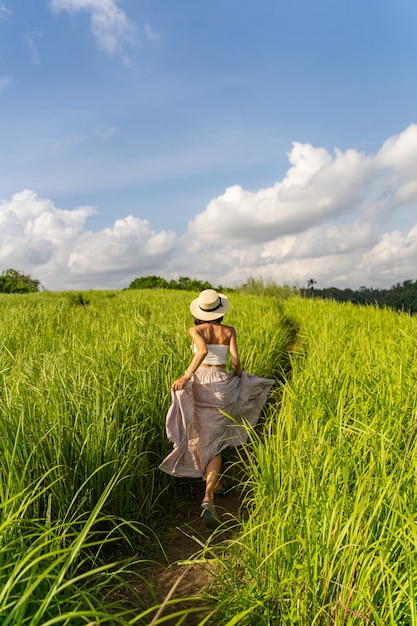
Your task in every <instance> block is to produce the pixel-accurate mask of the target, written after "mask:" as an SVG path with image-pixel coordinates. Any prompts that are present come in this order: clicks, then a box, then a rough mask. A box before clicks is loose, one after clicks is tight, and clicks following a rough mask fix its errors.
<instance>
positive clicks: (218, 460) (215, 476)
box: [203, 454, 222, 504]
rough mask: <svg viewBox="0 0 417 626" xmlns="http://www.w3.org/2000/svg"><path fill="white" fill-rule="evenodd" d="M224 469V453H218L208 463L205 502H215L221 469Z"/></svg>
mask: <svg viewBox="0 0 417 626" xmlns="http://www.w3.org/2000/svg"><path fill="white" fill-rule="evenodd" d="M221 469H222V455H221V454H216V456H215V457H213V458H212V459H211V460H210V461H209V462H208V463H207V467H206V491H205V494H204V498H203V502H210V504H214V490H215V488H216V486H217V483H218V482H219V478H220V471H221Z"/></svg>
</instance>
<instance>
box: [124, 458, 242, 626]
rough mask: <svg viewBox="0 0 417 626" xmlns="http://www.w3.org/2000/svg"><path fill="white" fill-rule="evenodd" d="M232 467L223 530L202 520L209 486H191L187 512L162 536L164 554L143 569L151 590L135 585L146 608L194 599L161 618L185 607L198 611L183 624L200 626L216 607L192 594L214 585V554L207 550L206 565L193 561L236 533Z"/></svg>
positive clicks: (219, 503) (221, 499) (219, 504)
mask: <svg viewBox="0 0 417 626" xmlns="http://www.w3.org/2000/svg"><path fill="white" fill-rule="evenodd" d="M233 469H234V468H233V467H232V468H226V471H225V475H226V476H227V486H228V490H227V492H226V493H225V494H224V495H222V496H218V497H217V498H216V509H217V511H218V513H219V516H220V519H221V522H222V527H221V528H220V529H218V530H216V531H215V532H214V533H213V531H212V530H209V529H208V528H207V527H206V525H205V524H204V521H203V519H202V517H201V512H200V504H201V500H202V496H203V492H204V485H203V483H202V482H200V483H199V484H198V485H197V484H193V485H191V487H190V492H189V494H190V495H189V498H185V499H184V500H183V506H182V512H181V513H180V514H179V515H178V516H177V519H174V520H173V521H172V525H171V526H170V528H169V529H167V530H166V531H164V532H163V533H162V536H160V537H158V539H159V541H160V543H161V546H162V550H161V556H160V557H159V558H158V557H156V558H155V559H154V562H153V563H152V565H149V566H147V567H145V568H144V569H143V571H141V575H142V576H143V577H144V579H146V581H147V583H148V584H149V585H150V587H151V589H149V587H148V586H147V585H145V584H143V585H141V584H137V585H134V587H135V588H136V591H137V592H138V593H139V594H140V596H141V598H142V602H143V604H144V606H142V610H143V608H150V607H153V606H156V605H157V604H160V603H163V602H164V601H167V600H173V599H187V598H190V600H189V601H188V600H184V601H181V602H180V603H179V604H177V605H176V606H175V605H174V606H170V605H169V604H167V605H166V606H165V607H164V608H163V609H162V610H161V612H160V613H159V614H158V616H159V617H161V616H162V615H164V616H168V615H169V614H170V613H172V612H173V611H175V610H181V609H184V608H187V609H188V608H189V609H194V611H195V612H194V611H190V613H189V614H188V615H187V616H186V618H185V620H184V621H183V622H181V623H182V624H184V626H197V625H198V624H200V622H201V621H202V620H203V619H204V617H206V616H207V614H208V613H209V612H210V611H211V610H213V609H214V608H215V607H214V606H209V602H204V603H203V601H202V600H193V599H192V596H197V595H200V594H201V591H202V589H203V588H204V587H206V586H207V585H210V584H213V583H214V584H215V577H214V575H213V574H214V572H213V568H210V558H211V557H212V555H211V554H210V552H209V551H207V552H206V554H205V557H204V558H205V560H206V561H207V562H205V563H197V562H193V559H192V557H193V556H194V555H196V553H198V552H200V551H201V550H202V548H203V546H207V545H210V546H216V545H218V544H220V543H223V542H225V541H226V540H227V539H229V538H230V537H231V535H232V533H233V527H234V526H235V523H236V517H238V516H239V514H240V508H241V497H240V489H239V480H238V479H237V477H236V476H234V475H233V474H234V471H233ZM164 553H165V554H164ZM197 609H198V610H197ZM156 614H157V611H155V612H154V613H152V614H151V616H150V617H149V622H148V624H149V626H151V625H152V623H153V622H152V620H153V619H154V620H155V616H156ZM177 620H178V618H177V619H175V618H173V619H172V620H169V621H166V622H164V624H167V625H173V624H177V623H178V621H177ZM215 624H216V620H215V617H213V618H211V619H209V621H208V622H207V626H215Z"/></svg>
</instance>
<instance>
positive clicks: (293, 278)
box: [0, 125, 417, 289]
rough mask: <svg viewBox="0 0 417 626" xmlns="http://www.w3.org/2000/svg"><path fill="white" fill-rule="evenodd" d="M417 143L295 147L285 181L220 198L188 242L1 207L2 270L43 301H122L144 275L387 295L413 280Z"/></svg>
mask: <svg viewBox="0 0 417 626" xmlns="http://www.w3.org/2000/svg"><path fill="white" fill-rule="evenodd" d="M416 133H417V127H416V126H414V125H412V126H409V127H408V128H407V129H405V130H404V132H403V133H401V134H400V135H398V136H396V137H392V138H390V139H388V140H387V141H386V142H385V143H384V144H383V146H382V147H381V149H380V150H379V151H378V152H377V153H376V154H375V155H365V154H363V153H359V152H357V151H355V150H347V151H346V152H341V151H340V150H335V151H334V154H330V153H329V152H328V151H326V150H324V149H323V148H315V147H313V146H311V145H309V144H300V143H296V144H294V145H293V148H292V150H291V152H290V153H289V161H290V165H289V169H288V172H287V174H286V176H284V177H283V179H282V180H281V181H277V182H275V183H274V184H273V185H271V187H269V188H264V189H260V190H258V191H255V192H253V191H247V190H244V189H243V188H242V187H241V186H239V185H235V186H233V187H230V188H228V189H226V191H225V192H224V194H222V195H221V196H219V197H218V198H215V199H213V200H211V201H210V202H209V203H208V205H207V208H206V210H205V211H203V212H201V213H199V214H198V215H196V216H195V218H194V219H193V220H192V221H191V222H190V223H189V226H188V229H187V231H186V232H185V233H183V234H175V233H173V232H166V231H164V230H162V231H160V232H154V231H153V229H152V226H151V224H150V223H149V222H148V221H147V220H143V219H140V218H139V217H135V216H134V215H128V216H127V217H121V218H120V219H117V220H116V221H115V222H114V224H113V225H111V226H109V227H107V228H104V229H102V230H100V231H98V232H93V231H91V230H89V229H88V228H87V220H88V219H89V218H90V217H91V216H92V215H94V213H95V212H96V209H94V208H93V207H78V208H76V209H73V210H70V211H67V210H63V209H59V208H57V207H55V205H54V203H53V202H52V201H51V200H48V199H41V198H38V197H37V195H36V194H35V192H33V191H23V192H21V193H18V194H15V195H14V196H13V197H12V198H11V199H10V200H4V201H3V202H1V203H0V270H1V269H2V268H7V267H14V268H15V269H18V270H24V271H25V272H27V273H29V274H30V275H32V276H33V277H34V278H37V279H39V280H40V281H41V283H42V284H45V285H46V286H47V287H48V288H50V289H70V288H87V287H96V288H116V289H117V288H123V287H126V286H128V284H129V283H130V282H131V280H133V279H134V278H136V277H137V276H141V275H146V274H157V275H160V276H163V277H165V278H168V279H169V278H177V277H178V276H190V277H196V278H200V279H202V280H209V281H210V282H212V283H213V284H215V285H217V284H222V285H224V286H228V285H230V286H231V285H234V284H236V283H240V282H243V281H245V280H247V279H248V278H249V277H251V276H262V277H264V278H265V279H267V280H269V279H273V280H276V281H277V282H278V283H279V284H289V285H299V286H304V285H306V284H307V281H308V280H309V279H310V278H314V279H315V280H316V281H317V286H318V287H326V286H332V285H333V286H336V287H341V288H343V287H351V288H358V287H359V286H361V285H365V286H370V287H375V288H376V287H379V288H382V287H390V286H392V285H393V284H395V283H397V282H402V281H404V280H406V279H413V278H416V276H415V271H416V270H415V268H416V267H417V211H416V208H417V174H416V172H417V135H416Z"/></svg>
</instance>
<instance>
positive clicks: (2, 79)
mask: <svg viewBox="0 0 417 626" xmlns="http://www.w3.org/2000/svg"><path fill="white" fill-rule="evenodd" d="M12 80H13V77H12V76H0V93H1V92H2V91H6V89H7V87H8V86H9V85H10V84H11V82H12Z"/></svg>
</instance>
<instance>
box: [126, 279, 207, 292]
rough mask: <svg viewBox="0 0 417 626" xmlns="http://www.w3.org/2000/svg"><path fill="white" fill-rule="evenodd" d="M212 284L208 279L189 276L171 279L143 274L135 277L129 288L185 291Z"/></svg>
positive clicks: (200, 289) (199, 288) (201, 289)
mask: <svg viewBox="0 0 417 626" xmlns="http://www.w3.org/2000/svg"><path fill="white" fill-rule="evenodd" d="M211 288H212V286H211V284H210V283H208V282H207V281H201V280H197V279H192V278H188V276H180V277H179V279H178V280H174V279H172V280H170V281H169V282H168V281H166V280H165V278H160V277H159V276H142V277H141V278H135V280H133V281H132V282H131V283H130V285H129V289H181V290H183V291H203V289H211Z"/></svg>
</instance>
